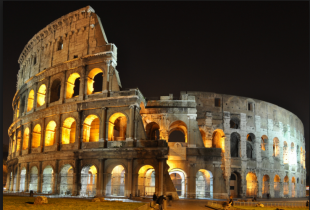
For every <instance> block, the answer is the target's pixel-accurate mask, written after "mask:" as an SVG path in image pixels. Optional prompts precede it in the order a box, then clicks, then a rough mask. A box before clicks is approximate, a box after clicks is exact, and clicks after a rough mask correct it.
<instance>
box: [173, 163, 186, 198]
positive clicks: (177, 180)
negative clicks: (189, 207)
mask: <svg viewBox="0 0 310 210" xmlns="http://www.w3.org/2000/svg"><path fill="white" fill-rule="evenodd" d="M169 175H170V178H171V180H172V183H173V185H174V187H175V190H176V192H177V194H178V196H179V197H183V198H184V197H185V196H186V195H185V193H186V184H187V183H186V174H185V172H184V171H183V170H181V169H172V170H171V171H170V172H169Z"/></svg>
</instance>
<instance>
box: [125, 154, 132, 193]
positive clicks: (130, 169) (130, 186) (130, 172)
mask: <svg viewBox="0 0 310 210" xmlns="http://www.w3.org/2000/svg"><path fill="white" fill-rule="evenodd" d="M127 164H128V173H127V174H128V176H127V189H126V194H125V196H128V197H129V196H130V194H132V195H133V192H132V159H127Z"/></svg>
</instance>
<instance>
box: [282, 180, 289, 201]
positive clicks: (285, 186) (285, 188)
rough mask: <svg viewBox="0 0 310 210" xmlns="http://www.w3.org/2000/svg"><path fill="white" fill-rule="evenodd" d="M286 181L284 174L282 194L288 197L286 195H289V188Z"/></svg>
mask: <svg viewBox="0 0 310 210" xmlns="http://www.w3.org/2000/svg"><path fill="white" fill-rule="evenodd" d="M288 182H289V179H288V176H285V177H284V182H283V195H284V197H288V195H289V188H288V185H289V183H288Z"/></svg>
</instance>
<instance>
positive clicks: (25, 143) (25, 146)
mask: <svg viewBox="0 0 310 210" xmlns="http://www.w3.org/2000/svg"><path fill="white" fill-rule="evenodd" d="M28 142H29V128H26V129H25V131H24V136H23V150H24V149H27V148H28Z"/></svg>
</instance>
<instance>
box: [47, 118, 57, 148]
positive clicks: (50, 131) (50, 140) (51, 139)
mask: <svg viewBox="0 0 310 210" xmlns="http://www.w3.org/2000/svg"><path fill="white" fill-rule="evenodd" d="M55 133H56V122H55V121H50V122H49V123H48V124H47V126H46V131H45V146H52V145H54V144H55Z"/></svg>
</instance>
